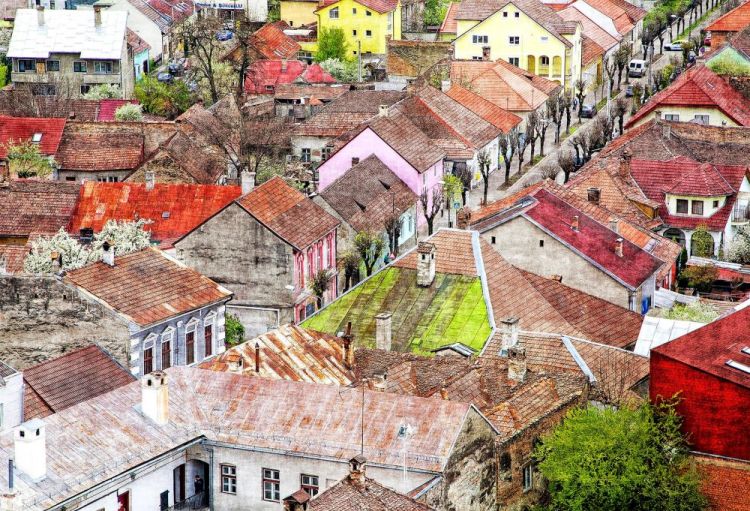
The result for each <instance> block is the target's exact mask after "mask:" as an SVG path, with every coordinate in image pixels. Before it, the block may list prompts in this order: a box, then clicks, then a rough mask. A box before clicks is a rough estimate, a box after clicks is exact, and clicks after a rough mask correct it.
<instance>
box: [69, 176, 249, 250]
mask: <svg viewBox="0 0 750 511" xmlns="http://www.w3.org/2000/svg"><path fill="white" fill-rule="evenodd" d="M241 192H242V191H241V189H240V187H239V186H217V185H188V184H161V183H155V184H154V187H153V189H151V190H149V189H148V187H147V186H146V185H145V184H140V183H100V182H95V181H88V182H86V183H84V184H83V186H82V187H81V194H80V198H79V200H78V204H77V206H76V208H75V213H74V214H73V217H72V218H71V220H70V224H69V225H70V228H69V230H70V232H72V233H78V232H79V230H80V229H82V228H84V227H90V228H92V229H94V232H99V231H101V230H102V228H103V227H104V225H105V224H106V223H107V222H108V221H109V220H118V221H125V220H127V221H133V220H137V219H144V220H146V221H147V222H148V223H147V224H146V225H145V226H144V229H145V230H147V231H149V232H151V238H152V239H153V240H154V241H158V242H161V243H162V244H163V245H164V246H169V245H170V244H171V243H172V242H173V241H174V240H176V239H177V238H179V237H181V236H183V235H184V234H186V233H188V232H190V231H191V230H192V229H194V228H195V227H197V226H198V225H200V224H202V223H203V222H204V221H206V220H207V219H208V218H210V217H211V216H212V215H214V214H215V213H216V212H218V211H219V210H221V209H222V208H223V207H225V206H226V205H227V204H229V203H230V202H232V201H233V200H234V199H236V198H238V197H239V196H240V194H241Z"/></svg>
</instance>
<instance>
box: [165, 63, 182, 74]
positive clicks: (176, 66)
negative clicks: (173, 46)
mask: <svg viewBox="0 0 750 511" xmlns="http://www.w3.org/2000/svg"><path fill="white" fill-rule="evenodd" d="M167 69H168V70H169V73H170V74H171V75H172V76H180V75H181V74H182V72H183V71H184V70H185V64H184V59H183V60H173V61H172V62H170V63H169V65H168V66H167Z"/></svg>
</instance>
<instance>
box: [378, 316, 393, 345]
mask: <svg viewBox="0 0 750 511" xmlns="http://www.w3.org/2000/svg"><path fill="white" fill-rule="evenodd" d="M392 316H393V314H391V313H390V312H381V313H380V314H378V315H377V316H375V346H377V348H378V349H379V350H385V351H391V317H392Z"/></svg>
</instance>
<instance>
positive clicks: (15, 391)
mask: <svg viewBox="0 0 750 511" xmlns="http://www.w3.org/2000/svg"><path fill="white" fill-rule="evenodd" d="M22 422H23V375H22V373H15V374H13V375H11V376H8V377H7V378H5V385H3V386H1V387H0V431H8V430H9V429H12V428H14V427H16V426H18V425H19V424H21V423H22Z"/></svg>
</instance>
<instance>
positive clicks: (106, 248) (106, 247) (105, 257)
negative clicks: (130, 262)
mask: <svg viewBox="0 0 750 511" xmlns="http://www.w3.org/2000/svg"><path fill="white" fill-rule="evenodd" d="M102 262H103V263H104V264H108V265H110V266H114V265H115V246H114V245H111V244H110V243H109V242H108V241H105V242H104V244H102Z"/></svg>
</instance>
